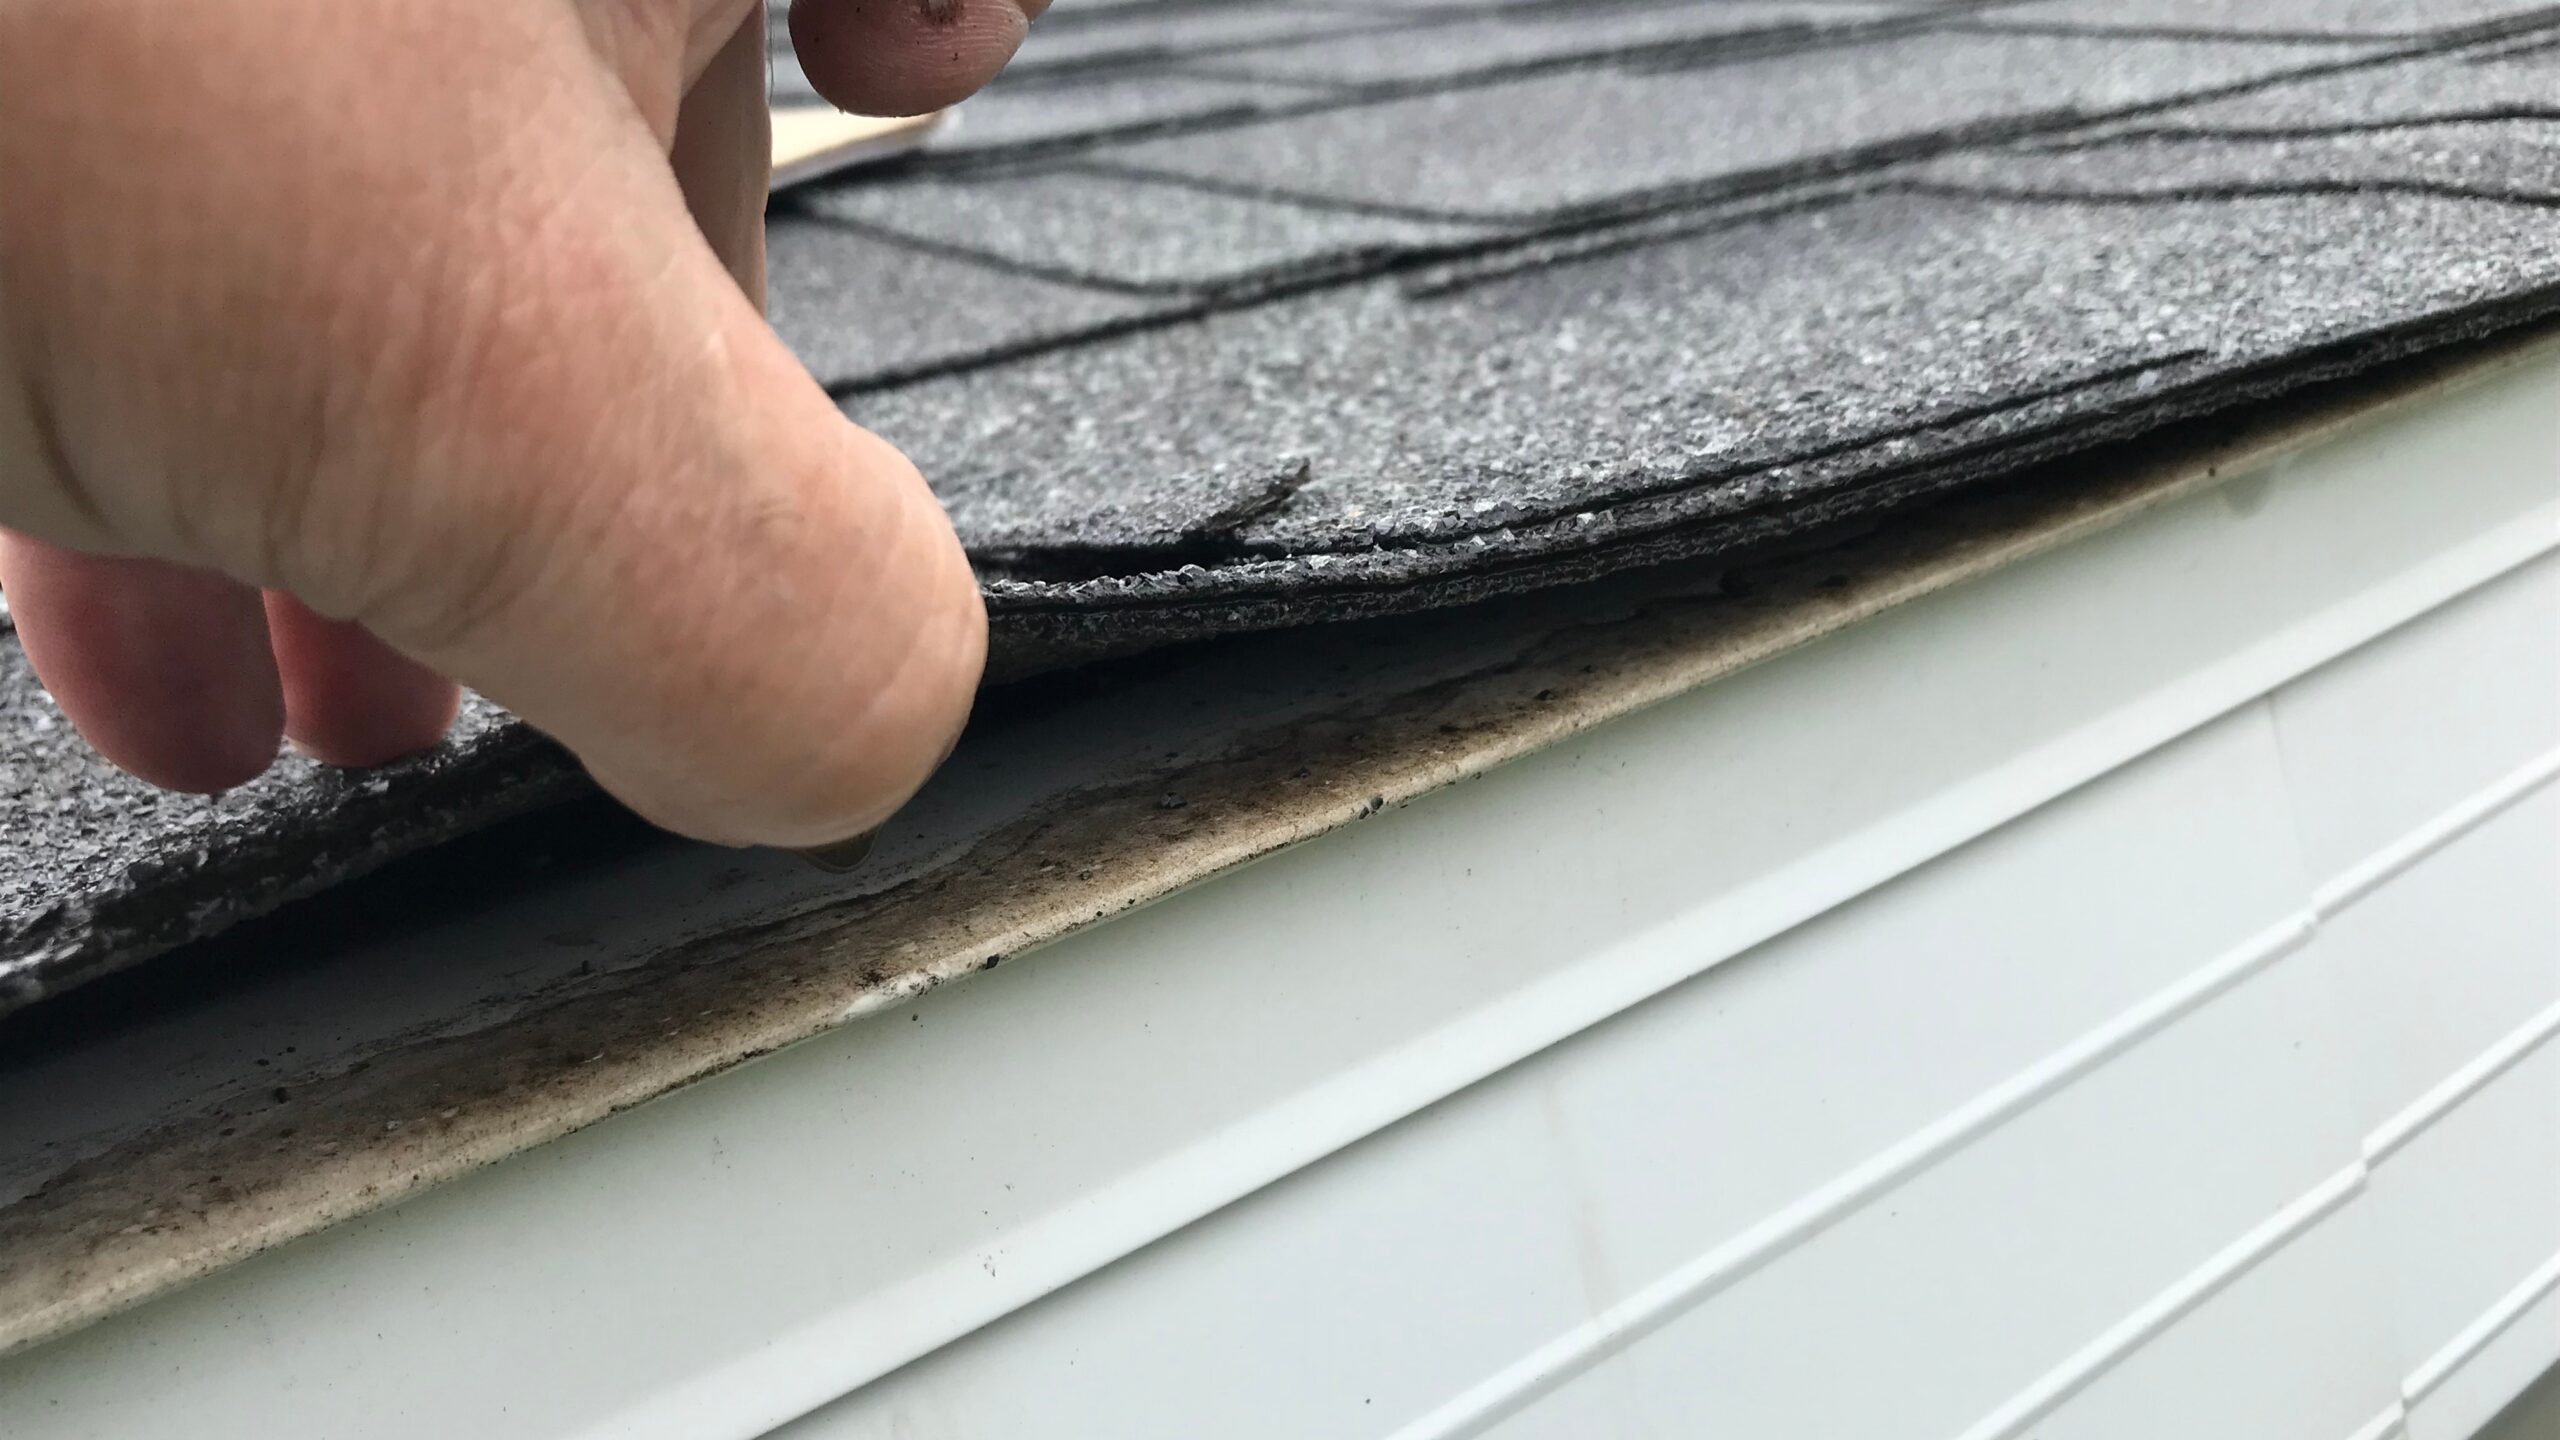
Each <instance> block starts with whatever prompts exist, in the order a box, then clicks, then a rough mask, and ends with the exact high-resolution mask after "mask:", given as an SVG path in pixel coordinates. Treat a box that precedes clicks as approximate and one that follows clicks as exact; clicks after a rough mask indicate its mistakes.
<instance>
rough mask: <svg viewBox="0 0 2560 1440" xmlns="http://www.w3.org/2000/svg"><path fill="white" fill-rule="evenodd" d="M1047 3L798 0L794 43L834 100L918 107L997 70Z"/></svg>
mask: <svg viewBox="0 0 2560 1440" xmlns="http://www.w3.org/2000/svg"><path fill="white" fill-rule="evenodd" d="M1044 8H1046V6H1045V3H1043V4H1032V5H1025V4H1022V3H1019V0H793V3H792V6H791V43H792V46H793V48H794V49H796V50H797V51H798V52H799V55H800V68H801V69H802V70H803V71H805V72H807V74H808V76H809V83H810V85H811V86H812V87H814V88H815V89H816V90H817V92H818V93H819V94H820V95H822V96H824V97H826V99H827V100H828V102H829V103H831V104H833V105H836V106H838V107H839V108H842V109H845V110H850V111H852V112H853V113H855V114H857V115H922V114H926V113H929V112H931V111H935V110H939V109H942V108H944V107H945V106H949V105H956V104H958V103H960V102H961V101H963V100H965V99H967V98H969V96H971V95H972V94H975V93H976V92H977V90H978V89H979V87H981V86H983V85H985V84H986V83H987V82H988V81H989V80H992V79H994V78H995V74H996V72H997V71H999V70H1001V69H1003V68H1004V66H1005V62H1006V61H1008V60H1011V59H1012V58H1013V52H1014V51H1015V50H1016V49H1017V48H1019V47H1020V46H1021V44H1022V38H1023V36H1024V35H1025V34H1027V33H1028V32H1029V30H1030V27H1031V16H1032V15H1035V14H1037V13H1039V12H1040V11H1041V10H1042V9H1044Z"/></svg>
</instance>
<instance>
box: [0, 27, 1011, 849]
mask: <svg viewBox="0 0 2560 1440" xmlns="http://www.w3.org/2000/svg"><path fill="white" fill-rule="evenodd" d="M1045 4H1046V0H800V3H799V5H798V6H797V7H796V10H795V13H794V14H793V17H792V21H793V31H794V34H795V37H796V39H797V41H798V43H799V48H800V51H801V58H802V63H803V65H804V67H805V68H806V69H807V70H808V72H809V75H810V79H811V81H812V82H813V83H814V84H815V85H817V86H818V88H819V89H820V91H821V93H823V94H825V95H827V96H828V97H829V98H830V99H832V100H835V101H836V102H837V103H839V104H841V105H843V106H845V107H846V108H848V109H854V110H861V111H866V112H868V113H875V114H903V113H915V112H920V111H923V110H929V109H933V108H936V107H938V106H941V105H945V104H949V103H952V102H954V101H956V100H958V99H960V98H961V97H963V96H964V95H966V94H967V93H968V92H970V91H971V90H974V89H975V88H976V87H977V86H978V85H980V84H983V83H984V82H985V81H986V80H987V79H988V78H989V77H990V76H992V75H993V74H994V72H995V71H996V69H997V68H998V67H1000V66H1001V65H1002V64H1003V63H1004V61H1005V60H1006V59H1008V58H1010V56H1011V54H1012V52H1013V48H1014V46H1015V45H1016V44H1018V43H1019V41H1020V39H1021V36H1022V33H1023V30H1024V27H1025V26H1026V25H1027V24H1028V16H1030V15H1036V14H1037V13H1038V12H1039V11H1040V10H1041V9H1042V8H1044V7H1045ZM763 31H764V27H763V21H762V14H761V9H760V6H759V5H758V3H757V0H406V3H397V4H395V3H389V0H193V3H188V4H171V3H169V0H0V525H5V526H7V527H8V528H9V530H10V531H12V532H14V533H12V534H9V535H7V536H6V537H5V538H0V584H4V585H5V586H6V588H7V592H8V596H9V600H10V606H11V610H12V612H13V614H14V616H15V618H16V622H17V627H18V632H19V635H20V638H21V640H22V642H23V643H24V645H25V648H26V652H27V655H28V658H29V659H30V660H31V661H32V662H33V663H34V665H35V667H36V670H37V672H38V674H39V675H40V676H41V677H42V678H43V680H44V682H45V684H46V686H47V687H48V688H49V689H50V690H51V691H52V692H53V694H54V696H55V698H56V699H57V700H58V701H59V702H60V704H61V706H62V708H63V710H64V712H65V713H66V714H67V715H68V716H69V717H70V718H71V720H72V721H73V723H74V724H76V725H77V726H78V727H79V728H80V730H81V732H82V733H83V734H84V735H86V736H87V737H88V738H89V740H90V741H91V742H92V743H93V744H94V745H95V746H96V747H97V749H98V750H100V751H101V752H102V753H104V754H105V755H106V756H107V757H108V758H109V759H111V760H113V761H115V762H116V763H117V764H119V765H121V766H123V767H124V768H126V769H128V770H130V771H132V772H134V773H135V774H137V775H140V776H142V777H144V778H145V779H148V780H151V781H154V782H157V783H159V784H162V785H166V786H170V787H173V788H178V789H186V790H202V791H212V790H219V789H222V788H226V787H228V786H231V785H235V784H238V783H240V782H241V781H244V780H246V779H248V778H250V777H252V776H254V775H256V774H257V773H259V772H260V771H262V770H264V769H265V768H266V766H267V765H268V763H269V762H270V760H272V758H273V756H274V754H275V749H276V745H277V741H278V738H279V736H280V735H282V736H290V737H291V738H292V739H293V740H294V741H295V742H297V743H298V744H300V745H301V746H302V747H303V748H305V749H306V750H308V751H309V752H311V753H313V754H315V755H317V756H318V757H320V758H321V759H324V760H328V761H332V762H335V763H340V764H350V765H364V764H372V763H377V762H380V761H383V760H387V759H391V758H394V757H396V756H398V755H401V754H404V753H408V752H410V751H413V750H417V749H420V748H423V747H425V746H427V745H430V744H432V743H433V742H434V740H435V739H436V737H437V736H438V735H440V734H441V733H442V731H443V729H444V727H445V725H446V724H447V723H448V721H449V720H450V719H451V717H452V713H453V708H454V704H455V690H454V684H453V682H455V681H460V682H462V683H464V684H467V685H470V686H472V687H474V688H476V689H478V690H480V691H482V692H483V693H485V694H487V695H488V696H490V697H491V698H492V699H494V700H496V701H498V702H499V703H501V704H504V705H506V706H508V707H509V708H510V709H512V710H514V711H515V712H516V713H517V714H519V715H521V716H523V717H524V718H525V719H527V720H529V721H531V722H532V723H533V724H535V725H537V726H539V727H541V728H543V729H544V730H546V731H549V732H550V733H551V734H553V735H555V736H557V737H558V738H559V739H561V740H562V741H563V742H565V743H566V744H567V745H568V746H569V747H570V748H571V749H572V750H574V751H575V752H576V753H577V754H578V756H579V757H580V759H582V760H583V761H584V762H585V764H586V765H587V767H588V769H589V770H590V771H591V772H592V773H593V774H594V775H595V777H596V778H597V779H598V780H599V781H601V782H602V783H603V784H604V785H605V787H606V788H607V789H609V790H611V791H613V792H614V793H615V794H616V795H618V796H619V797H620V798H621V799H623V800H624V801H625V802H627V803H629V804H630V805H632V806H633V807H634V808H635V809H637V810H639V811H640V812H641V813H642V814H644V815H646V816H648V817H649V818H651V819H653V820H656V821H658V822H659V823H661V824H664V825H666V826H668V827H670V828H673V829H676V830H680V831H684V832H686V833H689V834H692V835H696V836H700V837H702V838H705V839H711V840H718V841H723V842H729V843H751V842H755V843H768V844H783V845H802V846H806V845H818V844H824V843H827V842H831V841H835V840H838V839H841V838H843V837H844V836H846V835H849V834H853V833H855V832H858V831H863V830H867V829H870V828H872V827H874V826H876V825H877V824H878V823H879V822H880V821H881V820H883V819H885V818H886V817H887V816H888V814H889V813H890V812H892V811H893V810H894V809H895V808H896V807H897V806H898V805H899V804H900V803H902V802H903V801H904V800H905V799H906V797H907V796H908V795H909V794H911V793H912V792H913V791H914V789H915V787H916V786H917V785H919V784H920V783H922V781H923V779H924V777H925V775H926V774H927V773H928V772H930V771H931V770H932V768H933V767H934V766H935V765H936V764H937V763H939V760H940V758H941V756H942V755H943V754H944V753H945V752H946V750H947V748H948V746H949V744H950V742H951V740H952V739H953V738H954V736H955V735H956V734H957V732H958V729H959V727H960V724H961V723H962V721H963V719H964V718H965V716H966V714H967V711H968V707H969V702H970V698H971V696H972V694H973V692H974V690H975V687H976V682H977V677H978V672H979V669H980V666H981V664H982V662H983V658H984V652H985V617H984V615H983V612H982V611H981V609H980V606H979V602H978V596H977V589H976V585H975V582H974V581H973V580H972V578H971V576H970V573H969V568H968V564H967V561H966V559H965V558H964V557H963V555H962V554H961V551H960V547H959V544H958V542H957V540H956V539H955V538H954V537H953V535H952V533H951V529H950V526H949V524H948V523H947V522H946V521H945V519H944V518H943V515H942V512H941V510H940V508H939V506H938V505H937V504H936V503H935V501H934V499H933V497H932V495H931V493H930V492H929V491H928V490H927V489H926V488H925V486H924V483H923V481H922V480H921V478H920V477H918V476H917V474H916V473H915V471H914V469H913V467H911V466H910V465H908V463H907V462H906V461H905V459H904V458H903V457H901V456H900V455H899V454H898V453H897V452H896V451H894V450H892V449H891V448H890V447H889V446H888V445H887V444H886V443H884V442H882V441H881V440H879V439H877V438H876V437H874V436H872V435H870V434H868V433H866V432H864V431H862V430H859V429H857V428H855V427H854V426H852V425H851V424H849V423H847V422H846V421H845V420H844V419H843V417H842V416H841V415H840V414H839V413H838V412H837V410H836V408H835V406H834V405H833V403H832V402H830V401H829V400H828V399H827V397H826V396H825V394H824V393H822V392H821V390H820V389H819V387H818V386H817V384H816V383H815V382H813V381H812V380H811V379H810V378H809V376H808V375H807V373H806V372H805V371H803V370H802V369H801V367H800V366H799V365H798V363H797V362H796V361H794V360H793V359H792V357H791V355H790V354H789V353H788V352H787V351H786V350H785V349H784V348H783V346H782V345H781V343H780V342H779V341H778V340H777V339H776V338H775V336H774V334H773V332H772V331H771V330H770V329H769V328H768V327H767V326H766V325H765V324H764V322H763V320H762V319H761V318H760V315H759V309H760V304H761V298H762V293H763V260H762V253H763V230H764V227H763V211H764V196H765V169H766V146H767V139H766V111H765V59H764V33H763ZM751 297H752V298H751Z"/></svg>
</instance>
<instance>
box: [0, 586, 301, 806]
mask: <svg viewBox="0 0 2560 1440" xmlns="http://www.w3.org/2000/svg"><path fill="white" fill-rule="evenodd" d="M0 571H5V583H6V584H7V585H8V587H9V595H10V611H11V614H12V616H13V618H14V619H15V620H16V622H17V630H18V639H19V643H20V644H21V645H23V646H24V647H25V649H26V653H27V659H28V661H29V663H31V664H32V665H33V666H34V667H35V671H36V675H37V677H38V678H39V679H41V680H42V681H43V682H44V685H45V688H46V689H47V690H49V691H50V692H52V695H53V697H54V700H55V703H57V704H59V705H60V706H61V707H62V712H63V714H64V715H65V716H66V717H67V718H68V719H69V720H70V721H71V723H72V725H73V727H74V728H76V729H77V730H79V732H80V734H81V736H82V738H84V739H86V740H87V741H88V742H89V744H90V745H91V746H92V747H93V748H95V749H96V750H97V751H98V753H99V754H101V755H103V756H105V757H106V758H107V759H108V760H109V761H110V762H112V763H113V764H115V765H116V766H117V767H118V768H120V769H123V770H125V771H128V772H130V773H131V774H133V775H136V776H138V777H140V778H141V779H143V780H146V781H149V782H150V783H151V784H154V785H157V786H160V787H161V788H163V789H166V790H178V791H185V792H188V793H191V794H199V795H210V794H217V793H219V792H221V791H224V790H229V789H231V788H233V787H235V786H238V785H242V784H245V783H247V782H248V781H250V780H254V779H256V778H257V777H258V776H259V775H261V774H264V773H265V772H266V769H267V767H268V766H269V765H272V764H273V763H275V757H276V747H277V744H278V742H279V741H280V740H281V739H282V738H283V735H284V697H283V691H282V687H281V685H280V683H279V681H278V679H277V676H276V666H275V658H274V656H273V654H272V653H271V652H270V651H269V649H268V646H267V624H266V616H265V613H264V612H263V610H262V609H261V608H260V606H259V603H258V594H257V592H256V591H255V590H252V589H250V588H249V587H247V586H245V585H241V584H239V583H238V582H236V581H232V580H228V579H225V578H223V577H221V576H219V575H214V574H211V573H209V572H206V571H202V570H192V569H187V568H184V567H182V566H177V565H171V564H167V563H164V562H161V561H157V560H138V559H125V558H116V557H109V556H99V555H87V554H82V553H80V552H78V551H72V550H65V549H62V548H61V547H59V546H54V545H48V544H45V543H44V542H42V541H37V540H30V539H27V538H26V537H24V536H18V535H10V536H6V537H0Z"/></svg>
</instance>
